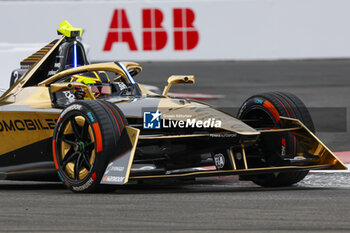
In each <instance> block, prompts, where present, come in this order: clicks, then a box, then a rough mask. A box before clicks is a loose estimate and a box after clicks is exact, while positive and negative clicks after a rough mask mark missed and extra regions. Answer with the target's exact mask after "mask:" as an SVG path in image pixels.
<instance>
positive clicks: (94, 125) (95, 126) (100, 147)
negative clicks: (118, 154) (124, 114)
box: [92, 123, 103, 152]
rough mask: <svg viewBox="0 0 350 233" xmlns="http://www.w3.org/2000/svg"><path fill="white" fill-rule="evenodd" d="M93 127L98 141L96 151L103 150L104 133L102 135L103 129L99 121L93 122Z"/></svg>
mask: <svg viewBox="0 0 350 233" xmlns="http://www.w3.org/2000/svg"><path fill="white" fill-rule="evenodd" d="M92 128H93V129H94V133H95V137H96V138H95V141H96V152H101V151H102V149H103V148H102V135H101V129H100V126H99V125H98V123H93V124H92Z"/></svg>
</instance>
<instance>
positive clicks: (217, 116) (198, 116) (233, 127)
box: [116, 97, 260, 135]
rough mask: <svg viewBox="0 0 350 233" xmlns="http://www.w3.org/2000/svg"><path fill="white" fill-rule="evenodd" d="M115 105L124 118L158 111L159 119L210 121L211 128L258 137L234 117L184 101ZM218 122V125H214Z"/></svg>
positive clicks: (142, 100)
mask: <svg viewBox="0 0 350 233" xmlns="http://www.w3.org/2000/svg"><path fill="white" fill-rule="evenodd" d="M116 104H117V105H118V107H120V108H121V110H122V111H123V113H124V114H125V116H127V117H137V118H142V117H143V112H144V111H154V112H155V111H157V110H158V111H159V112H160V113H161V119H165V120H173V121H185V122H187V121H188V120H189V121H190V122H191V123H192V122H193V120H194V122H197V121H201V122H205V121H210V124H211V127H212V126H214V127H212V128H217V129H222V130H227V131H230V132H233V133H237V134H241V135H258V134H260V133H259V132H258V131H256V130H255V129H253V128H252V127H250V126H248V125H246V124H245V123H243V122H242V121H240V120H238V119H236V118H235V117H233V116H231V115H229V114H227V113H224V112H221V111H219V110H217V109H215V108H213V107H211V106H208V105H205V104H202V103H199V102H195V101H188V100H185V99H176V98H174V99H173V98H164V97H146V98H140V99H134V101H131V100H130V101H122V102H119V103H117V102H116ZM217 122H220V126H219V124H216V123H217Z"/></svg>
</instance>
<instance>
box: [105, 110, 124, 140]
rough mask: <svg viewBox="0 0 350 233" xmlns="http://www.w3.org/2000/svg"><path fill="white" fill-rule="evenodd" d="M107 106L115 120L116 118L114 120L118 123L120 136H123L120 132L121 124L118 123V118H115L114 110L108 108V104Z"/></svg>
mask: <svg viewBox="0 0 350 233" xmlns="http://www.w3.org/2000/svg"><path fill="white" fill-rule="evenodd" d="M105 106H106V107H107V108H108V110H109V111H110V112H111V113H112V115H113V118H114V120H115V122H116V123H117V126H118V132H119V136H121V135H122V133H121V132H120V127H119V123H118V120H117V118H116V117H115V114H114V112H113V111H112V109H111V108H110V107H108V105H107V104H105Z"/></svg>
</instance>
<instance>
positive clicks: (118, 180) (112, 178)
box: [103, 176, 125, 183]
mask: <svg viewBox="0 0 350 233" xmlns="http://www.w3.org/2000/svg"><path fill="white" fill-rule="evenodd" d="M124 179H125V177H123V176H105V177H103V181H106V182H116V183H122V182H124Z"/></svg>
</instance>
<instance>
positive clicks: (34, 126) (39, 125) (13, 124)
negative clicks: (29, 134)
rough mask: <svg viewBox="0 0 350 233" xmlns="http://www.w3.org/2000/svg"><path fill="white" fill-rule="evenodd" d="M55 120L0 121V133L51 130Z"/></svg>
mask: <svg viewBox="0 0 350 233" xmlns="http://www.w3.org/2000/svg"><path fill="white" fill-rule="evenodd" d="M56 122H57V119H45V120H40V119H22V120H19V119H17V120H8V121H6V120H2V121H0V132H9V131H24V130H52V129H54V128H55V125H56Z"/></svg>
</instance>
